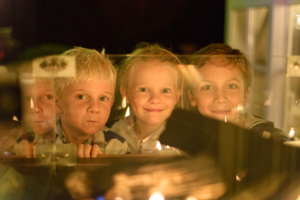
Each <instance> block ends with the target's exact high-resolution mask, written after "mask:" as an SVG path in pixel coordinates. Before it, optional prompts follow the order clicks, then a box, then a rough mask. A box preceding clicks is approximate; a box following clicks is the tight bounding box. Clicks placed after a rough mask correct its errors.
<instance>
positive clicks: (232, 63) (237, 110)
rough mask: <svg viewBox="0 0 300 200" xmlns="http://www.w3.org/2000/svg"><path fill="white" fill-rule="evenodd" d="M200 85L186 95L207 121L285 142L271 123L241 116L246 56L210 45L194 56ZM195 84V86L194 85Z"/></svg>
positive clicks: (248, 73) (246, 78)
mask: <svg viewBox="0 0 300 200" xmlns="http://www.w3.org/2000/svg"><path fill="white" fill-rule="evenodd" d="M195 55H196V56H195V57H194V60H193V63H192V64H194V65H195V66H196V68H197V69H198V71H199V72H200V76H201V78H200V79H199V80H200V82H199V83H196V85H194V86H192V87H191V88H190V90H189V91H188V97H189V100H190V104H191V105H192V106H193V107H195V106H197V108H198V111H199V112H200V113H201V114H203V115H206V116H208V117H212V118H216V119H219V120H225V122H226V121H230V122H232V123H234V124H237V125H240V126H242V127H245V128H246V129H249V130H250V131H251V132H254V133H257V134H260V135H261V136H262V137H266V138H270V137H275V138H283V139H288V134H287V133H284V132H282V131H281V130H279V129H277V128H274V124H273V122H269V121H267V120H264V119H261V118H258V117H256V116H253V115H250V114H248V113H242V112H241V111H242V110H243V106H244V105H246V104H247V100H248V95H249V92H250V89H249V88H250V85H251V65H250V62H249V61H248V59H247V57H246V56H245V54H243V53H242V52H240V51H239V50H237V49H232V48H231V47H230V46H228V45H226V44H211V45H208V46H206V47H204V48H202V49H200V50H199V51H197V52H196V53H195ZM194 84H195V83H194Z"/></svg>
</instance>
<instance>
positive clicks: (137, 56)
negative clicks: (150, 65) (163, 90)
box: [120, 42, 183, 106]
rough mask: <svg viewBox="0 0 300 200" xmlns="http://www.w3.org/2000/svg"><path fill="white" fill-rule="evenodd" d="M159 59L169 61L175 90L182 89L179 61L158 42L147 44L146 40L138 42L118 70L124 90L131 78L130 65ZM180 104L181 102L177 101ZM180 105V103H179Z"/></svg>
mask: <svg viewBox="0 0 300 200" xmlns="http://www.w3.org/2000/svg"><path fill="white" fill-rule="evenodd" d="M153 60H154V61H159V62H167V63H170V64H171V65H170V66H171V67H172V68H173V69H174V71H175V75H176V79H177V80H176V81H177V88H176V89H177V90H178V91H182V89H183V77H182V73H181V71H180V69H179V67H178V65H181V61H180V60H179V59H178V57H177V56H176V55H175V54H174V53H172V52H171V51H169V50H167V49H165V48H163V47H162V46H160V45H159V44H149V43H146V42H142V43H139V44H138V45H137V47H136V49H135V50H134V51H133V52H132V53H131V54H130V55H129V57H128V58H126V59H125V60H124V61H123V63H122V66H121V71H120V73H121V74H120V76H121V77H120V85H121V86H122V87H124V88H125V89H126V90H127V89H128V86H129V82H130V80H131V78H132V77H131V71H132V66H133V65H134V64H135V63H138V62H148V61H153ZM179 104H181V103H179ZM179 106H182V105H179Z"/></svg>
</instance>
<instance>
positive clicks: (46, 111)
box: [22, 82, 55, 135]
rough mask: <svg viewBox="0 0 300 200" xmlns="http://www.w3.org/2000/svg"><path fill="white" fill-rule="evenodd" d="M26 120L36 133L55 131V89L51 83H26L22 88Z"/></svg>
mask: <svg viewBox="0 0 300 200" xmlns="http://www.w3.org/2000/svg"><path fill="white" fill-rule="evenodd" d="M22 105H23V117H24V122H25V123H26V124H27V125H28V126H29V127H30V128H31V129H32V130H33V132H35V133H36V134H39V135H43V134H45V133H47V132H49V131H53V127H54V119H55V110H54V109H55V106H54V90H53V87H52V85H51V84H50V83H44V82H36V83H34V84H27V85H24V87H23V90H22Z"/></svg>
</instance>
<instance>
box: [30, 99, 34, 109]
mask: <svg viewBox="0 0 300 200" xmlns="http://www.w3.org/2000/svg"><path fill="white" fill-rule="evenodd" d="M30 108H31V109H34V103H33V99H32V98H30Z"/></svg>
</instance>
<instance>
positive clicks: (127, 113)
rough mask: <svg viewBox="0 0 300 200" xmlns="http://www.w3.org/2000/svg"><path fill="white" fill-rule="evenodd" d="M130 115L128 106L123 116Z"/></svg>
mask: <svg viewBox="0 0 300 200" xmlns="http://www.w3.org/2000/svg"><path fill="white" fill-rule="evenodd" d="M129 115H130V109H129V107H127V110H126V113H125V117H128V116H129Z"/></svg>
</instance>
